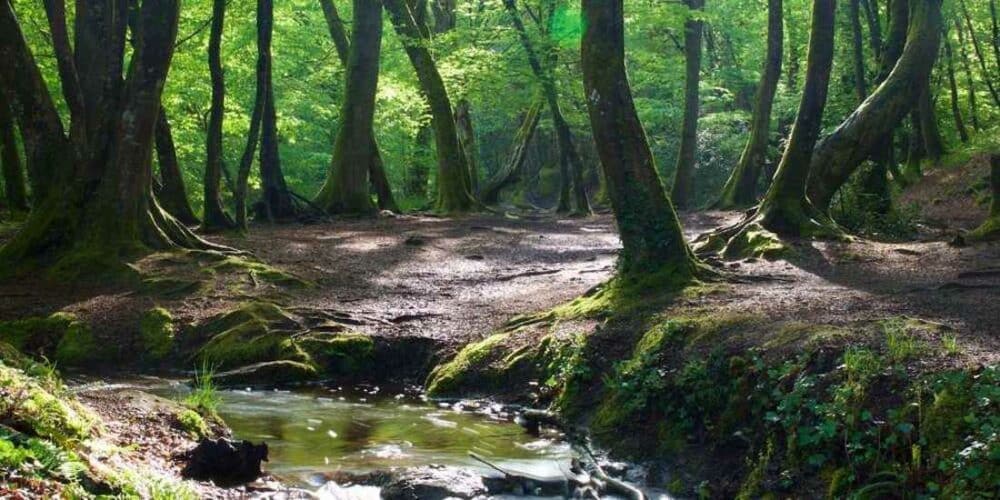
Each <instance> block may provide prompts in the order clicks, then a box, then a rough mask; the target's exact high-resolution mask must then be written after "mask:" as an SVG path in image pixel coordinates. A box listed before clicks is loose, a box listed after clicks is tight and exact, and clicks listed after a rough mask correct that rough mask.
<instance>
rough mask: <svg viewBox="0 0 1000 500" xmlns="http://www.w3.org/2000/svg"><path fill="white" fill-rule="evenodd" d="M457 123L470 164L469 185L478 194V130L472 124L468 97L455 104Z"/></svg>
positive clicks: (461, 141) (459, 138) (463, 149)
mask: <svg viewBox="0 0 1000 500" xmlns="http://www.w3.org/2000/svg"><path fill="white" fill-rule="evenodd" d="M455 125H457V126H458V140H459V142H460V143H461V144H462V151H464V152H465V160H466V162H467V163H468V164H469V187H470V189H471V190H472V193H473V194H476V193H478V192H479V149H478V147H477V146H476V131H475V129H474V128H473V126H472V112H471V111H470V110H469V101H468V100H466V99H460V100H459V101H458V105H457V106H455Z"/></svg>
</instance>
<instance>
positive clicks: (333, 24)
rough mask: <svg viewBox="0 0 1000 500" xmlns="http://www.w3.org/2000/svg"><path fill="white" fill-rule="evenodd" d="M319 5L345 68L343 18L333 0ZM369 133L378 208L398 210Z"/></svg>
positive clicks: (322, 0)
mask: <svg viewBox="0 0 1000 500" xmlns="http://www.w3.org/2000/svg"><path fill="white" fill-rule="evenodd" d="M320 7H321V8H322V9H323V17H324V18H325V19H326V26H327V30H328V31H329V32H330V39H331V40H333V44H334V47H335V48H336V49H337V57H338V58H339V59H340V63H341V64H343V65H344V67H345V68H347V67H348V59H349V57H350V52H351V41H350V38H349V37H348V36H347V30H346V29H345V27H344V20H343V19H342V18H341V17H340V13H339V12H337V6H336V5H335V4H334V3H333V0H320ZM370 134H371V137H370V142H371V148H372V152H371V163H370V165H369V169H368V175H369V177H370V178H371V183H372V190H373V191H374V192H375V196H376V197H377V199H378V208H379V209H380V210H390V211H393V212H398V211H399V206H398V205H397V204H396V198H395V196H393V194H392V186H391V185H390V184H389V177H388V176H387V175H386V173H385V163H384V162H383V161H382V153H381V151H380V150H379V146H378V141H377V140H376V139H375V129H374V126H373V127H372V130H371V131H370Z"/></svg>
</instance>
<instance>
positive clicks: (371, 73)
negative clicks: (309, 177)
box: [316, 0, 382, 215]
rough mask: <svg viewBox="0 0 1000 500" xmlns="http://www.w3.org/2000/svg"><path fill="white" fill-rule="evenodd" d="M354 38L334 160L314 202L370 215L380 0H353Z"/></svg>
mask: <svg viewBox="0 0 1000 500" xmlns="http://www.w3.org/2000/svg"><path fill="white" fill-rule="evenodd" d="M353 15H354V21H353V26H354V29H353V35H354V40H353V43H351V45H350V51H349V54H348V58H347V89H346V92H345V93H344V102H343V104H342V106H341V113H340V117H341V123H340V129H339V130H338V131H337V139H336V141H335V142H334V148H333V160H332V161H331V163H330V171H329V173H328V174H327V178H326V182H325V183H324V184H323V187H322V189H321V190H320V192H319V194H318V195H317V196H316V204H317V205H319V206H321V207H323V209H324V210H326V211H327V212H330V213H339V214H361V215H366V214H371V213H373V212H374V211H375V206H374V205H373V204H372V199H371V196H370V195H369V189H368V186H369V170H370V168H371V165H372V162H373V161H374V159H373V158H372V156H373V155H374V154H377V151H376V150H375V149H374V148H373V147H372V146H374V141H373V140H372V127H373V122H374V118H375V94H376V91H377V88H378V71H379V57H380V49H381V45H382V5H381V4H380V3H379V2H373V1H371V0H354V14H353Z"/></svg>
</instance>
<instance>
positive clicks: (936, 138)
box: [917, 74, 945, 162]
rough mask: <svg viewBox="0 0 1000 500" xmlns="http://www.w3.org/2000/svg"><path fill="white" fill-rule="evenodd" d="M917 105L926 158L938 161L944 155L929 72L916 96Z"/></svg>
mask: <svg viewBox="0 0 1000 500" xmlns="http://www.w3.org/2000/svg"><path fill="white" fill-rule="evenodd" d="M917 107H918V108H919V109H920V131H921V132H922V133H923V135H924V152H925V153H926V154H927V158H928V159H929V160H931V161H933V162H938V161H940V160H941V157H942V156H944V153H945V148H944V139H942V138H941V128H940V127H939V126H938V121H937V109H935V106H934V99H933V98H932V97H931V81H930V74H928V75H927V82H926V84H925V85H924V88H923V90H921V92H920V96H919V97H917Z"/></svg>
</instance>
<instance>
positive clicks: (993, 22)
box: [990, 0, 1000, 68]
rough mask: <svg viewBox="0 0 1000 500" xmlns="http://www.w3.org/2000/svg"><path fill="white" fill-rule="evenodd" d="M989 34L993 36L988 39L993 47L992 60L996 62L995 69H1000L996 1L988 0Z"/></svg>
mask: <svg viewBox="0 0 1000 500" xmlns="http://www.w3.org/2000/svg"><path fill="white" fill-rule="evenodd" d="M990 33H992V34H993V37H992V38H991V39H990V42H991V45H993V59H994V60H996V63H997V67H998V68H1000V20H998V19H997V2H996V0H990Z"/></svg>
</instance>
